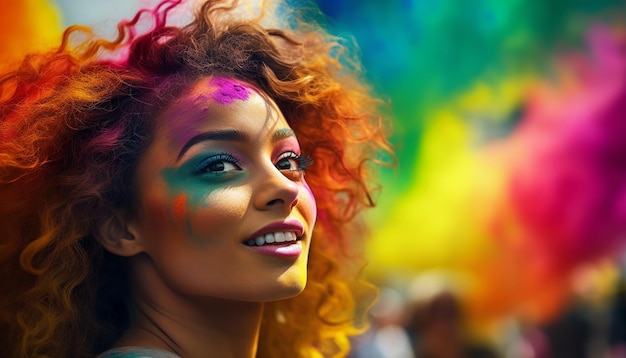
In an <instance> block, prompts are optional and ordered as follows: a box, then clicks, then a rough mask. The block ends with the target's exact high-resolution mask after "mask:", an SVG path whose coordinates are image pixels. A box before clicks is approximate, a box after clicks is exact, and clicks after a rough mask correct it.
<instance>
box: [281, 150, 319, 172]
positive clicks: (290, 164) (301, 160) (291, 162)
mask: <svg viewBox="0 0 626 358" xmlns="http://www.w3.org/2000/svg"><path fill="white" fill-rule="evenodd" d="M312 163H313V160H312V159H311V157H309V156H307V155H298V154H296V153H294V152H286V153H283V154H282V155H281V156H280V157H279V158H278V161H276V168H278V170H294V171H295V170H300V171H304V170H306V168H308V167H309V166H310V165H311V164H312Z"/></svg>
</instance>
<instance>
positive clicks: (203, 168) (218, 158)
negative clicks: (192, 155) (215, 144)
mask: <svg viewBox="0 0 626 358" xmlns="http://www.w3.org/2000/svg"><path fill="white" fill-rule="evenodd" d="M224 162H226V163H230V164H233V165H235V166H236V167H237V168H238V169H241V166H240V165H239V162H240V160H239V159H238V158H237V157H235V156H234V155H232V154H229V153H218V154H215V155H212V156H210V157H208V158H206V159H205V160H203V161H202V162H200V163H199V164H198V166H197V167H196V172H198V173H206V172H218V171H212V170H208V169H209V167H210V166H211V165H213V164H216V163H224ZM222 172H223V171H222Z"/></svg>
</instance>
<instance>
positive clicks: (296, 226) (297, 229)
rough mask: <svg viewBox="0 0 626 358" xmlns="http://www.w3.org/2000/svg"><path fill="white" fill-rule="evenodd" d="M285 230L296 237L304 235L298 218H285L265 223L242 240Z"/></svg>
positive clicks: (302, 226)
mask: <svg viewBox="0 0 626 358" xmlns="http://www.w3.org/2000/svg"><path fill="white" fill-rule="evenodd" d="M286 231H289V232H293V233H295V234H296V237H297V238H298V239H300V238H301V237H302V235H304V225H302V223H301V222H300V221H298V220H285V221H278V222H273V223H271V224H268V225H265V226H264V227H262V228H261V229H259V230H258V231H256V232H255V233H254V234H252V235H250V237H248V238H247V239H245V240H244V241H243V242H247V241H248V240H253V239H254V238H256V237H258V236H261V235H267V234H271V233H275V232H286Z"/></svg>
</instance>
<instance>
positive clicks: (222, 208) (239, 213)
mask: <svg viewBox="0 0 626 358" xmlns="http://www.w3.org/2000/svg"><path fill="white" fill-rule="evenodd" d="M249 202H250V194H249V193H248V192H247V191H246V190H242V189H241V188H232V189H224V190H217V191H214V192H212V193H211V194H209V195H208V196H207V197H206V198H205V200H204V201H203V202H202V203H201V204H199V205H198V206H197V207H196V208H193V211H190V212H189V216H188V217H189V220H191V226H192V228H193V231H194V232H195V233H196V234H201V233H202V234H204V235H203V236H207V235H210V237H215V238H216V239H217V238H221V237H222V236H224V235H226V234H228V235H231V234H235V235H236V234H237V233H238V231H239V228H240V226H241V225H240V223H241V221H242V219H243V217H244V215H245V213H246V211H247V208H248V204H249Z"/></svg>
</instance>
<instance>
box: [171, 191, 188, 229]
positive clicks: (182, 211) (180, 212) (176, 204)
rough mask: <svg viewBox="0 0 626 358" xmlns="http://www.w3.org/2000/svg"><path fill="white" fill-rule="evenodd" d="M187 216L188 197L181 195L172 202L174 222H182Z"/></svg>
mask: <svg viewBox="0 0 626 358" xmlns="http://www.w3.org/2000/svg"><path fill="white" fill-rule="evenodd" d="M186 216H187V196H186V195H185V194H181V195H179V196H177V197H176V198H174V200H172V218H173V219H174V222H177V223H179V222H181V221H183V220H185V217H186Z"/></svg>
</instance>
